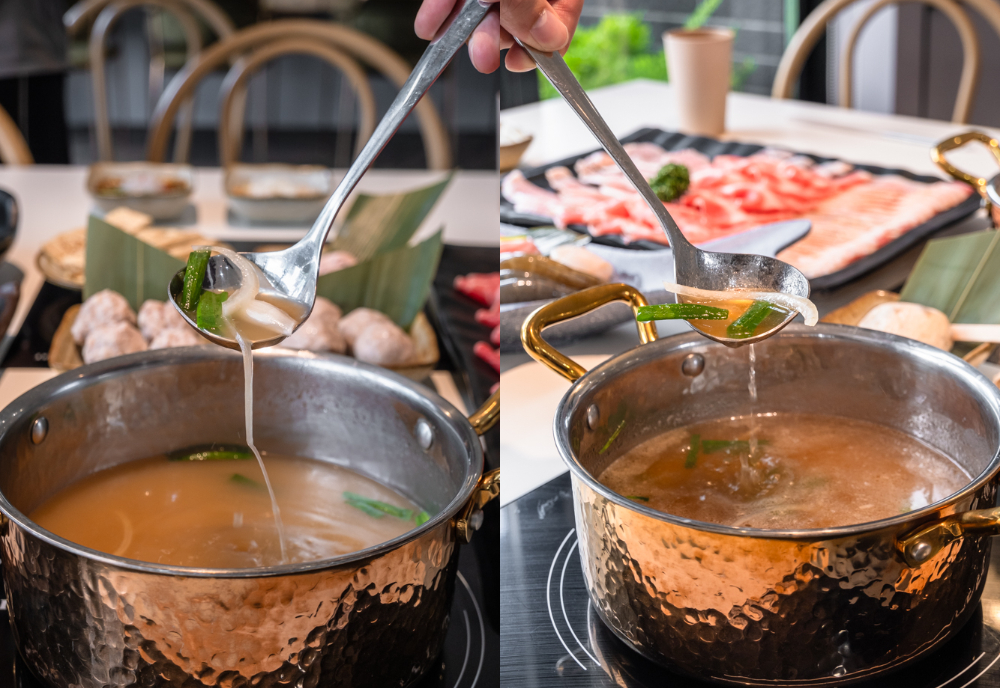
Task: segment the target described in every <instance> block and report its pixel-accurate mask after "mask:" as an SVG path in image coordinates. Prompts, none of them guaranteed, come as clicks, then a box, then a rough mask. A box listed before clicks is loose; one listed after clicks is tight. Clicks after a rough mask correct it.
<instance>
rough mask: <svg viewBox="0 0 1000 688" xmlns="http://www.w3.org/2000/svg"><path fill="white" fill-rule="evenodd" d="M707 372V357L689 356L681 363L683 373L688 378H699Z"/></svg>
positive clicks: (699, 355)
mask: <svg viewBox="0 0 1000 688" xmlns="http://www.w3.org/2000/svg"><path fill="white" fill-rule="evenodd" d="M703 370H705V357H704V356H702V355H701V354H688V355H687V356H685V357H684V362H683V363H681V372H682V373H684V374H685V375H687V376H688V377H698V376H699V375H701V371H703Z"/></svg>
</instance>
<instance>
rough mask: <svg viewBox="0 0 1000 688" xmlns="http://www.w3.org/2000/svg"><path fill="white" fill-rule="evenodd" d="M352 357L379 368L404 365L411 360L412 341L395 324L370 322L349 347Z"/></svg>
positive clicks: (387, 321)
mask: <svg viewBox="0 0 1000 688" xmlns="http://www.w3.org/2000/svg"><path fill="white" fill-rule="evenodd" d="M351 348H352V349H353V350H354V357H355V358H356V359H358V360H359V361H364V362H365V363H374V364H375V365H381V366H400V365H405V364H406V363H407V362H408V361H409V360H410V359H412V358H413V353H414V346H413V340H412V339H410V336H409V335H408V334H406V332H404V331H403V330H402V328H400V327H399V326H398V325H397V324H396V323H394V322H392V321H391V320H388V319H386V321H384V322H382V321H376V322H372V323H371V324H370V325H368V327H366V328H365V329H364V330H362V331H361V333H360V334H359V335H358V337H357V339H355V340H354V344H353V346H352V347H351Z"/></svg>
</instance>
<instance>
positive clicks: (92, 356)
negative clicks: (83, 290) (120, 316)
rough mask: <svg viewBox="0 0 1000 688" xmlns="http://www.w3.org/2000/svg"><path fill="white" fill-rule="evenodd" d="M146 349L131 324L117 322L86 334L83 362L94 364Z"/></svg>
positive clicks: (144, 343) (143, 340) (138, 333)
mask: <svg viewBox="0 0 1000 688" xmlns="http://www.w3.org/2000/svg"><path fill="white" fill-rule="evenodd" d="M95 296H96V294H95ZM146 349H147V347H146V340H145V339H143V338H142V334H141V333H140V332H139V330H137V329H135V326H134V325H132V324H131V323H128V322H124V321H118V322H116V323H111V324H110V325H104V326H103V327H97V328H94V329H93V330H91V331H90V332H89V333H88V334H87V341H86V342H85V343H84V345H83V362H84V363H96V362H97V361H103V360H104V359H106V358H114V357H115V356H124V355H125V354H134V353H135V352H137V351H145V350H146Z"/></svg>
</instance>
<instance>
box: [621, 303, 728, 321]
mask: <svg viewBox="0 0 1000 688" xmlns="http://www.w3.org/2000/svg"><path fill="white" fill-rule="evenodd" d="M728 317H729V311H727V310H726V309H725V308H716V307H715V306H703V305H701V304H699V303H666V304H662V305H657V306H639V310H638V312H637V313H636V314H635V319H636V320H638V321H639V322H648V321H650V320H725V319H726V318H728Z"/></svg>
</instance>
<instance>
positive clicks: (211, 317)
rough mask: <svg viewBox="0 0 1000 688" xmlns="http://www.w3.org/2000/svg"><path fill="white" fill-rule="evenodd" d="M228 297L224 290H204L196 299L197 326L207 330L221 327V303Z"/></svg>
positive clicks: (212, 330)
mask: <svg viewBox="0 0 1000 688" xmlns="http://www.w3.org/2000/svg"><path fill="white" fill-rule="evenodd" d="M228 298H229V294H227V293H226V292H218V293H217V292H214V291H206V292H204V293H203V294H202V295H201V298H200V299H199V300H198V312H197V315H196V318H195V320H196V321H197V323H198V327H199V328H200V329H202V330H208V331H209V332H218V331H220V330H221V329H222V303H223V302H224V301H225V300H226V299H228Z"/></svg>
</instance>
